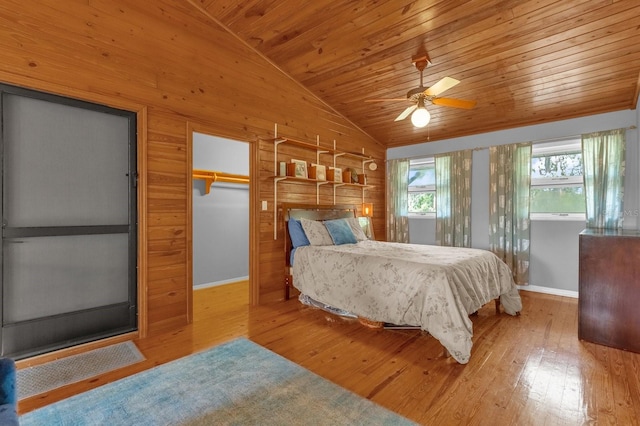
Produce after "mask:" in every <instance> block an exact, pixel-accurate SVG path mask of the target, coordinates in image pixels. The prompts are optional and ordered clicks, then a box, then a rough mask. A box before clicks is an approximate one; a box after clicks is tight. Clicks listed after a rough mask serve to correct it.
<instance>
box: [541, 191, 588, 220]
mask: <svg viewBox="0 0 640 426" xmlns="http://www.w3.org/2000/svg"><path fill="white" fill-rule="evenodd" d="M530 200H531V205H530V209H531V213H585V211H586V206H585V201H584V190H583V187H582V186H573V187H566V186H565V187H555V188H536V187H535V186H534V187H532V188H531V194H530Z"/></svg>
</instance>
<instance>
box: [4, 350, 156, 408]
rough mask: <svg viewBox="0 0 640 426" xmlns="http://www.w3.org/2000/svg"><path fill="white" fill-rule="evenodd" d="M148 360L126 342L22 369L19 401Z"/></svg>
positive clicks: (18, 381) (18, 384)
mask: <svg viewBox="0 0 640 426" xmlns="http://www.w3.org/2000/svg"><path fill="white" fill-rule="evenodd" d="M143 360H144V356H143V355H142V353H141V352H140V351H139V350H138V347H137V346H136V345H135V344H134V343H133V342H122V343H117V344H115V345H111V346H105V347H104V348H98V349H94V350H91V351H89V352H85V353H81V354H77V355H72V356H69V357H66V358H62V359H57V360H55V361H51V362H47V363H45V364H41V365H36V366H33V367H29V368H23V369H21V370H18V372H17V374H16V376H17V377H16V381H17V383H16V384H17V388H18V399H19V400H20V399H24V398H29V397H31V396H34V395H39V394H41V393H45V392H48V391H50V390H52V389H56V388H59V387H61V386H65V385H68V384H71V383H76V382H79V381H81V380H85V379H88V378H90V377H95V376H99V375H100V374H103V373H106V372H108V371H113V370H117V369H118V368H122V367H126V366H128V365H132V364H135V363H138V362H140V361H143Z"/></svg>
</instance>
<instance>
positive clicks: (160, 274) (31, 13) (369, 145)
mask: <svg viewBox="0 0 640 426" xmlns="http://www.w3.org/2000/svg"><path fill="white" fill-rule="evenodd" d="M185 4H186V3H180V2H175V1H173V0H160V1H158V2H155V3H154V4H153V5H152V6H151V9H149V10H148V11H147V10H146V8H147V7H148V5H147V6H144V7H143V6H141V4H140V3H138V2H135V1H132V0H116V1H106V0H88V1H86V2H72V1H69V0H66V1H62V2H58V1H52V0H39V1H38V2H37V7H36V5H34V4H32V3H29V4H25V3H22V2H17V1H12V0H7V1H6V2H4V3H3V5H2V6H1V7H0V22H1V23H2V25H0V55H2V58H3V61H2V62H1V63H0V80H2V81H3V82H5V83H8V84H16V85H23V86H26V87H30V88H33V89H36V90H43V91H46V92H51V93H54V94H60V95H63V96H70V97H75V98H78V99H83V100H88V101H93V102H98V103H103V104H105V105H109V106H114V107H117V108H123V109H129V110H133V111H138V112H139V123H138V124H139V126H138V127H139V132H138V139H139V140H138V143H139V150H138V153H139V174H140V176H139V186H138V188H139V209H140V213H141V215H140V217H139V229H140V245H139V246H140V248H139V265H140V267H141V268H140V273H139V281H140V283H139V285H140V296H139V314H140V324H141V329H144V330H145V332H146V330H148V332H149V333H156V332H158V331H161V330H165V329H167V328H173V327H178V326H182V325H184V324H186V323H187V322H188V321H189V315H190V310H191V307H190V302H189V297H190V294H191V287H190V286H191V282H190V270H189V267H190V266H189V256H190V254H189V250H190V244H191V241H190V236H189V226H190V221H191V218H190V213H189V205H188V204H189V201H188V194H189V191H190V188H191V181H192V180H191V173H190V170H189V167H188V165H189V155H190V154H189V152H188V149H189V145H188V140H187V136H188V130H187V126H188V123H200V124H202V125H203V126H207V129H208V130H207V132H206V133H210V134H215V135H218V136H221V137H227V138H231V139H235V140H245V141H255V146H256V149H255V157H254V162H255V175H256V176H255V177H256V179H255V180H252V184H253V185H252V186H254V187H255V188H254V190H255V194H254V196H253V201H252V204H253V206H252V209H253V211H254V218H253V219H252V220H251V225H250V227H251V228H252V229H254V231H253V232H252V235H255V242H254V245H255V246H256V247H257V252H258V253H259V255H258V256H256V259H255V262H254V263H253V265H252V276H255V277H256V283H255V288H254V289H253V290H254V292H255V296H254V299H255V300H258V299H259V301H260V302H264V303H266V302H268V301H270V300H276V299H281V298H282V273H283V271H282V265H284V247H283V243H282V240H281V238H282V235H283V233H282V224H281V223H278V224H277V226H278V229H279V231H278V233H279V239H278V240H275V241H274V240H273V209H274V208H277V206H275V205H274V199H273V178H272V177H273V174H274V172H275V170H274V169H273V155H274V151H273V145H272V144H265V143H264V142H260V141H259V140H258V138H264V137H272V136H273V132H274V123H278V124H279V126H280V128H281V129H282V130H283V131H286V132H287V134H289V135H292V136H295V137H296V138H300V139H305V140H309V141H312V142H313V141H315V138H316V135H320V138H321V143H323V144H325V146H331V145H332V143H333V140H336V144H337V146H338V148H339V149H342V150H349V151H358V152H359V151H360V150H361V149H362V148H365V150H366V152H368V153H370V155H373V156H374V157H376V159H377V160H378V165H382V162H383V161H384V152H385V151H384V147H383V146H382V145H381V144H379V143H378V142H376V141H375V140H373V139H372V138H371V137H370V136H369V135H367V134H365V133H363V132H362V131H361V130H360V129H358V128H356V127H355V126H354V125H353V124H351V123H350V122H349V121H348V120H346V119H344V118H343V117H341V116H340V115H339V114H337V113H336V112H335V111H334V110H332V109H331V108H329V107H328V106H327V105H325V104H324V103H323V102H322V101H320V100H319V99H317V98H315V97H314V96H313V95H312V94H311V93H309V92H308V91H307V90H306V89H304V88H302V87H301V86H300V85H299V84H297V83H295V82H293V81H292V80H291V79H290V78H289V77H288V76H286V75H284V74H282V73H281V72H280V71H279V70H277V69H276V68H274V67H273V66H272V65H271V64H270V63H269V62H268V61H266V60H264V59H263V58H261V56H260V55H258V54H256V53H255V52H253V51H251V49H250V48H249V47H248V46H246V45H245V44H243V43H240V42H238V40H237V39H236V38H235V37H234V36H231V35H230V34H228V33H227V32H226V31H225V30H223V29H221V28H219V27H216V26H215V25H208V22H209V20H208V19H206V17H205V18H203V17H199V18H194V19H191V18H189V17H190V16H193V17H196V16H197V13H196V12H191V11H190V10H189V9H188V7H187V6H185ZM147 12H148V13H147ZM180 19H190V20H189V21H188V22H184V23H183V25H181V26H179V25H175V23H176V22H177V21H179V20H180ZM140 111H143V113H141V112H140ZM140 117H143V119H140ZM286 155H288V156H289V158H302V159H305V160H306V161H308V162H315V157H314V156H311V157H308V156H307V155H308V153H304V152H302V151H296V150H293V151H290V152H289V151H287V152H286ZM252 178H253V177H252ZM279 192H280V195H282V196H283V198H282V200H283V201H300V202H310V201H311V202H314V201H315V187H314V186H313V185H301V184H289V183H287V184H280V188H279ZM320 194H321V195H320V197H321V200H322V201H323V202H325V201H329V199H330V198H331V196H330V195H331V191H330V190H329V188H321V190H320ZM351 195H352V194H351V193H350V192H348V191H347V194H346V195H343V196H341V197H342V198H341V199H344V200H345V202H350V203H359V202H361V201H360V200H361V197H360V196H357V197H356V196H351ZM261 200H266V201H267V202H268V206H269V209H268V211H266V212H263V211H259V210H258V206H259V201H261ZM279 201H280V200H279ZM372 201H373V202H375V203H376V204H381V203H382V196H379V197H378V196H376V199H372ZM256 270H259V275H258V274H256V273H254V272H256Z"/></svg>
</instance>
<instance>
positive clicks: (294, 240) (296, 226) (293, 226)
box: [287, 219, 311, 248]
mask: <svg viewBox="0 0 640 426" xmlns="http://www.w3.org/2000/svg"><path fill="white" fill-rule="evenodd" d="M287 227H288V228H289V238H290V239H291V244H293V248H296V247H300V246H308V245H310V244H311V243H310V242H309V239H308V238H307V234H305V233H304V229H302V224H301V223H300V221H299V220H296V219H289V220H288V221H287Z"/></svg>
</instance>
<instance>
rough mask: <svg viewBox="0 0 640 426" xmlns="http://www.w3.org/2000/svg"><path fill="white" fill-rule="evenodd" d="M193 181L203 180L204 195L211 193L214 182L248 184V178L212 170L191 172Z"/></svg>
mask: <svg viewBox="0 0 640 426" xmlns="http://www.w3.org/2000/svg"><path fill="white" fill-rule="evenodd" d="M193 179H204V184H205V186H204V193H205V194H208V193H209V192H210V191H211V185H212V184H214V183H216V182H226V183H238V184H243V185H248V184H249V176H246V175H236V174H233V173H225V172H218V171H214V170H195V169H194V170H193Z"/></svg>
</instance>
